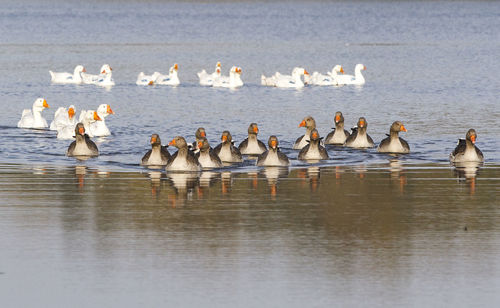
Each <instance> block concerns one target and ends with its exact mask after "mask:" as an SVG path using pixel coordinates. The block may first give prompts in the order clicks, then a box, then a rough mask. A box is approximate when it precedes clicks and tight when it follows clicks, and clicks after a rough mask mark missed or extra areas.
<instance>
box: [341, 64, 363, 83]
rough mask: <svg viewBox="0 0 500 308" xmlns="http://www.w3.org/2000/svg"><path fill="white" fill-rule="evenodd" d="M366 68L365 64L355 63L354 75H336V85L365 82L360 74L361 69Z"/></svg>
mask: <svg viewBox="0 0 500 308" xmlns="http://www.w3.org/2000/svg"><path fill="white" fill-rule="evenodd" d="M362 70H363V71H364V70H366V66H364V65H363V64H356V66H355V67H354V76H353V75H339V76H338V77H337V83H338V85H347V84H353V85H363V84H365V78H364V77H363V74H361V71H362Z"/></svg>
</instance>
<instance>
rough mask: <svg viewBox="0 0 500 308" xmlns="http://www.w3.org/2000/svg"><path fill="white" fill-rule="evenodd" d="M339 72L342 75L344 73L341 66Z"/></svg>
mask: <svg viewBox="0 0 500 308" xmlns="http://www.w3.org/2000/svg"><path fill="white" fill-rule="evenodd" d="M340 72H341V73H342V74H343V73H344V68H343V67H342V66H341V67H340Z"/></svg>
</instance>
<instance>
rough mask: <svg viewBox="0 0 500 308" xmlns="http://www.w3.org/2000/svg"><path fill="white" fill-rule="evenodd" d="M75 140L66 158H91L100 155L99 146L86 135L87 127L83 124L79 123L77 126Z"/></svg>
mask: <svg viewBox="0 0 500 308" xmlns="http://www.w3.org/2000/svg"><path fill="white" fill-rule="evenodd" d="M75 138H76V140H75V141H73V142H72V143H71V144H70V145H69V147H68V150H67V151H66V156H89V157H95V156H98V155H99V150H98V149H97V145H96V144H95V143H94V142H93V141H92V140H90V137H89V135H87V134H85V126H84V125H83V123H77V124H76V126H75Z"/></svg>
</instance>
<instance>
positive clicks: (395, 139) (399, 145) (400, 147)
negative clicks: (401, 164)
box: [377, 121, 410, 154]
mask: <svg viewBox="0 0 500 308" xmlns="http://www.w3.org/2000/svg"><path fill="white" fill-rule="evenodd" d="M399 132H406V128H405V126H404V125H403V123H401V122H400V121H396V122H394V123H392V125H391V128H390V129H389V135H387V138H384V139H383V140H382V141H380V143H379V145H378V147H377V151H378V152H380V153H401V154H406V153H410V146H409V145H408V142H406V140H404V139H403V138H401V137H399Z"/></svg>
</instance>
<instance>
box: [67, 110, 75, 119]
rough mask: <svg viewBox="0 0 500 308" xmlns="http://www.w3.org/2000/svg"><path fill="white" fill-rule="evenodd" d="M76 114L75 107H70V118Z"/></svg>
mask: <svg viewBox="0 0 500 308" xmlns="http://www.w3.org/2000/svg"><path fill="white" fill-rule="evenodd" d="M74 116H75V109H73V108H69V109H68V117H69V118H70V119H73V117H74Z"/></svg>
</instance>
